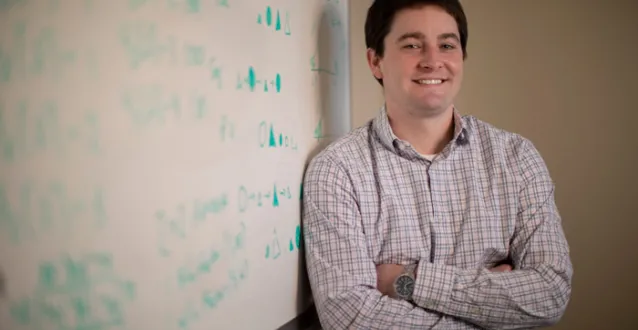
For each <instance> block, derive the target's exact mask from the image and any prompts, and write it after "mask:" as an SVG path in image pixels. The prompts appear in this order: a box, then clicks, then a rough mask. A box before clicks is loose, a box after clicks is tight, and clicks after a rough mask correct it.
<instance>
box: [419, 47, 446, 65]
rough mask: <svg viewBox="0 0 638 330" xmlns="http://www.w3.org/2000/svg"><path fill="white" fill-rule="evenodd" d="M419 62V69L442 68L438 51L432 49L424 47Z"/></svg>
mask: <svg viewBox="0 0 638 330" xmlns="http://www.w3.org/2000/svg"><path fill="white" fill-rule="evenodd" d="M421 55H422V56H421V60H420V61H419V67H420V68H423V69H429V70H434V69H438V68H440V67H442V66H443V62H442V61H441V54H440V53H439V51H438V49H436V48H433V47H426V48H424V49H423V51H422V52H421Z"/></svg>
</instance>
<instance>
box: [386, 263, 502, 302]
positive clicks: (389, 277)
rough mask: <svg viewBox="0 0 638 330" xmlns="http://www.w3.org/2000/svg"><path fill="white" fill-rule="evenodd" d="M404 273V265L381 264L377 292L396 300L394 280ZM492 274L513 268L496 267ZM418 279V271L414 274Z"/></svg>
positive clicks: (492, 269)
mask: <svg viewBox="0 0 638 330" xmlns="http://www.w3.org/2000/svg"><path fill="white" fill-rule="evenodd" d="M403 271H404V266H403V265H395V264H381V265H377V290H379V292H381V293H382V294H384V295H386V296H389V297H391V298H396V296H397V295H396V292H395V291H394V280H396V278H397V277H399V275H401V274H402V273H403ZM490 271H491V272H495V273H499V272H509V271H512V266H511V265H509V264H502V265H498V266H496V267H493V268H490ZM414 276H415V278H416V271H415V274H414Z"/></svg>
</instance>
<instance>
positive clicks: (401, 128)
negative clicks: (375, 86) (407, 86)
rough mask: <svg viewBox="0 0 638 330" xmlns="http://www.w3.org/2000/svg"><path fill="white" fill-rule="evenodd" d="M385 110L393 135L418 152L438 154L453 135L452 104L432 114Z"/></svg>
mask: <svg viewBox="0 0 638 330" xmlns="http://www.w3.org/2000/svg"><path fill="white" fill-rule="evenodd" d="M387 112H388V119H389V121H390V127H392V131H393V132H394V135H396V136H397V137H398V138H399V139H401V140H404V141H407V142H408V143H410V145H412V147H414V148H415V149H416V151H417V152H419V153H420V154H424V155H433V154H438V153H440V152H441V151H442V150H443V148H445V146H446V145H447V144H448V143H449V142H450V141H451V140H452V138H453V137H454V107H453V106H450V107H449V108H448V109H447V110H445V111H444V112H442V113H440V114H437V115H432V116H416V115H413V114H410V113H409V112H408V111H396V109H393V108H392V109H390V108H388V109H387Z"/></svg>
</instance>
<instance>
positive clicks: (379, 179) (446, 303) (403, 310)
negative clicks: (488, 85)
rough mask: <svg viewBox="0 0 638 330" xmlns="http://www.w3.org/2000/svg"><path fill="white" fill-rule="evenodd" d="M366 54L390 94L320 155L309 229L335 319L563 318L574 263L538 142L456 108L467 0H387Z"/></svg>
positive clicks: (484, 323)
mask: <svg viewBox="0 0 638 330" xmlns="http://www.w3.org/2000/svg"><path fill="white" fill-rule="evenodd" d="M365 33H366V43H367V47H368V53H367V59H368V63H369V65H370V69H371V71H372V74H373V75H374V77H375V78H376V79H377V80H378V81H379V82H380V83H381V85H382V86H383V93H384V97H385V105H384V107H382V109H381V111H380V113H379V115H378V116H377V117H376V118H374V119H373V120H371V121H370V122H369V123H368V124H367V125H365V126H363V127H360V128H357V129H355V130H353V131H352V132H350V133H349V134H348V135H347V136H345V137H342V138H340V139H339V140H338V141H336V142H333V143H332V144H331V145H330V146H328V147H327V148H326V149H324V150H323V151H322V152H321V153H320V154H318V155H317V156H316V157H315V158H314V159H313V160H312V161H311V163H310V164H309V167H308V169H307V172H306V175H305V180H304V181H305V183H304V190H305V192H304V201H303V203H304V216H303V225H304V238H305V246H306V258H307V268H308V273H309V278H310V283H311V287H312V292H313V296H314V298H315V303H316V307H317V311H318V314H319V318H320V321H321V324H322V326H323V328H324V329H477V328H478V329H480V328H489V329H516V328H532V327H540V326H547V325H551V324H554V323H556V322H557V321H558V320H559V319H560V318H561V317H562V315H563V313H564V311H565V308H566V306H567V304H568V301H569V298H570V294H571V278H572V265H571V261H570V257H569V248H568V244H567V242H566V239H565V236H564V233H563V229H562V227H561V218H560V216H559V213H558V211H557V209H556V205H555V202H554V185H553V182H552V179H551V178H550V175H549V173H548V170H547V167H546V165H545V164H544V162H543V159H542V158H541V156H540V155H539V153H538V151H537V150H536V149H535V147H534V146H533V145H532V143H531V142H530V141H529V140H527V139H525V138H523V137H521V136H520V135H517V134H514V133H509V132H506V131H503V130H500V129H497V128H495V127H493V126H491V125H489V124H487V123H485V122H482V121H480V120H478V119H476V118H474V117H472V116H462V115H461V114H460V113H459V111H458V109H456V108H455V107H454V105H453V99H454V98H455V96H456V95H457V93H458V92H459V89H460V86H461V81H462V78H463V64H464V60H465V58H466V44H467V36H468V33H467V22H466V18H465V14H464V12H463V9H462V7H461V4H460V3H459V2H458V0H376V1H375V2H374V4H373V5H372V6H371V8H370V9H369V12H368V17H367V21H366V26H365Z"/></svg>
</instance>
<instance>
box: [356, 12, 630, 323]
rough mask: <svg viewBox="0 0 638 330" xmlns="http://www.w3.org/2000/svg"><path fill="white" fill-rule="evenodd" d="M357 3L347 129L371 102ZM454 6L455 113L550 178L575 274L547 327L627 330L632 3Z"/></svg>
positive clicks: (374, 99) (374, 100)
mask: <svg viewBox="0 0 638 330" xmlns="http://www.w3.org/2000/svg"><path fill="white" fill-rule="evenodd" d="M368 3H369V1H361V0H352V1H351V5H352V7H353V8H352V9H351V15H352V24H353V26H352V27H351V33H352V37H351V40H352V42H353V45H352V48H353V49H352V56H353V58H352V67H353V74H354V75H355V76H354V77H353V84H359V86H358V88H353V93H354V95H353V98H352V100H353V125H355V126H358V125H360V124H362V123H363V122H365V120H368V119H369V118H371V117H372V116H373V115H374V114H376V110H377V109H376V108H375V107H373V105H375V106H376V105H378V104H381V102H382V100H380V99H379V97H380V95H379V94H378V93H379V91H378V88H377V86H376V85H375V84H376V82H375V81H374V80H373V78H372V77H371V76H370V74H369V73H368V72H367V71H365V70H363V69H362V68H365V58H364V56H363V55H360V54H363V52H364V50H363V47H364V46H363V45H364V43H363V22H364V20H365V11H366V10H367V5H368ZM463 4H464V6H465V10H466V14H467V16H468V20H469V31H470V38H469V48H468V50H469V51H468V53H469V58H468V60H467V62H466V68H465V70H466V71H465V74H466V76H465V82H464V86H463V89H462V92H461V95H460V97H459V99H458V101H457V105H458V106H459V108H460V110H461V111H462V112H464V113H468V114H473V115H476V116H477V117H479V118H480V119H483V120H485V121H488V122H490V123H492V124H494V125H496V126H499V127H501V128H504V129H506V130H509V131H514V132H518V133H520V134H522V135H524V136H526V137H528V138H529V139H531V140H532V141H533V142H534V143H535V145H536V146H537V147H538V149H539V150H540V152H541V153H542V155H543V156H544V158H545V160H546V162H547V165H548V167H549V169H550V172H551V173H552V176H553V178H554V180H555V181H556V185H557V192H556V194H557V195H556V199H557V203H558V207H559V209H560V211H561V215H562V216H563V222H564V227H565V231H566V234H567V238H568V240H569V242H570V245H571V249H572V260H573V262H574V268H575V274H574V282H573V294H572V300H571V303H570V305H569V308H568V311H567V313H566V315H565V317H564V319H563V321H562V322H561V323H560V324H559V325H558V326H556V327H555V328H556V329H574V330H575V329H596V330H598V329H601V330H606V329H610V330H616V329H637V328H638V303H637V300H638V275H637V273H636V272H637V271H638V253H637V251H638V248H637V247H638V237H637V234H638V216H637V215H636V214H637V213H638V212H637V210H636V207H635V206H636V204H638V203H636V198H637V196H638V174H637V172H638V171H636V170H632V169H633V168H635V167H636V163H637V162H638V137H637V133H634V132H633V130H632V129H633V125H634V123H636V122H637V121H638V106H637V105H636V102H635V98H636V95H638V83H637V82H636V80H638V19H636V16H638V1H635V0H613V1H610V0H537V1H523V0H516V1H514V0H480V1H477V0H471V1H470V0H465V1H463ZM375 93H377V95H375V96H371V95H373V94H375Z"/></svg>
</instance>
